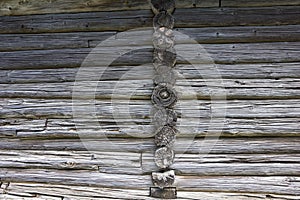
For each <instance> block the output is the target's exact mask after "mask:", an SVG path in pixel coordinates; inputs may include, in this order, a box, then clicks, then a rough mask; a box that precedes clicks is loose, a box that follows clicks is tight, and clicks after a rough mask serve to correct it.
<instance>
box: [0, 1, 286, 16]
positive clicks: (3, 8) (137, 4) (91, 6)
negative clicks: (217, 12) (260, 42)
mask: <svg viewBox="0 0 300 200" xmlns="http://www.w3.org/2000/svg"><path fill="white" fill-rule="evenodd" d="M282 5H284V4H282ZM287 5H289V4H287ZM218 6H219V1H218V0H194V1H193V0H185V1H178V2H176V7H177V8H194V7H218ZM141 9H146V10H148V9H150V5H149V3H148V1H144V0H138V1H137V0H129V1H123V0H117V1H116V0H114V1H110V0H90V1H87V2H84V1H80V0H69V1H64V0H58V1H46V0H40V1H30V2H26V1H24V2H21V3H20V2H19V1H17V0H2V1H1V3H0V13H1V15H32V14H45V13H68V12H91V11H119V10H122V11H124V10H141Z"/></svg>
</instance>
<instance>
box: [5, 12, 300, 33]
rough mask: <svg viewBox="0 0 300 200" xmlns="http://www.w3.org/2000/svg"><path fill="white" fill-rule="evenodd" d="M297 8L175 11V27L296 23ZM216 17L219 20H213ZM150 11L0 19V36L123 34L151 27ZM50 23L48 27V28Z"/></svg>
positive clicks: (297, 18) (151, 15) (297, 22)
mask: <svg viewBox="0 0 300 200" xmlns="http://www.w3.org/2000/svg"><path fill="white" fill-rule="evenodd" d="M186 13H189V15H186ZM299 14H300V13H299V7H298V6H286V7H262V8H195V9H177V10H176V12H175V18H176V19H177V20H176V26H177V27H178V28H179V27H189V28H191V27H205V26H206V27H207V26H240V25H243V26H244V25H287V24H290V25H293V24H299V22H300V21H299V19H300V17H299ZM216 16H218V17H216ZM152 17H153V14H152V12H151V10H150V9H149V10H134V11H121V12H120V11H116V12H88V13H78V14H76V13H75V14H74V13H72V14H46V15H29V16H2V17H0V33H41V32H43V33H45V32H70V31H75V30H76V31H108V30H109V31H111V30H115V31H116V30H117V31H123V30H128V29H132V28H140V27H152ZM199 19H201V20H199ZM49 24H50V26H49Z"/></svg>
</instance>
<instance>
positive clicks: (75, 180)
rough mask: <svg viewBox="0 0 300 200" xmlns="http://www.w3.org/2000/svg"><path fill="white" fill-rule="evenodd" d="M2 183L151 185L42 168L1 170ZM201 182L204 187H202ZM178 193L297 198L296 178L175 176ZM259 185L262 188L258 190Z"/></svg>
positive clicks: (145, 180)
mask: <svg viewBox="0 0 300 200" xmlns="http://www.w3.org/2000/svg"><path fill="white" fill-rule="evenodd" d="M2 172H3V174H0V178H1V180H2V181H5V182H8V181H9V182H13V181H16V182H33V181H34V182H36V183H50V184H51V183H53V184H63V185H80V186H85V185H90V186H97V187H109V188H125V189H144V188H149V186H151V180H150V177H149V176H147V175H124V174H109V173H99V172H91V171H64V173H63V175H62V174H61V172H60V171H58V170H42V169H34V170H32V169H22V170H20V169H7V168H3V169H2ZM203 183H205V184H203ZM176 186H177V188H178V190H181V191H191V190H192V191H210V192H217V191H219V192H234V191H237V190H238V191H240V192H258V193H264V192H265V193H268V192H270V193H275V194H290V193H293V194H295V195H299V194H300V192H299V187H300V186H299V177H298V176H293V177H291V176H272V177H264V176H251V177H245V176H232V177H231V176H230V177H228V176H220V177H219V176H210V177H207V176H177V184H176ZM262 186H263V187H262Z"/></svg>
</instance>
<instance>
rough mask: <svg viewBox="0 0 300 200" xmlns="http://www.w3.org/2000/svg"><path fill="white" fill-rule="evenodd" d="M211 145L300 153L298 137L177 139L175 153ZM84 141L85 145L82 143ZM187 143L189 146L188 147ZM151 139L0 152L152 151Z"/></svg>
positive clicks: (47, 143) (37, 143) (35, 145)
mask: <svg viewBox="0 0 300 200" xmlns="http://www.w3.org/2000/svg"><path fill="white" fill-rule="evenodd" d="M205 141H206V142H207V144H211V145H212V147H213V148H212V149H211V150H210V154H274V152H276V154H299V153H300V149H299V142H300V138H299V137H265V138H264V137H255V138H251V139H250V138H219V139H218V140H217V142H216V138H210V137H208V138H205V139H204V138H195V139H191V138H187V139H184V138H183V139H180V140H178V145H177V146H176V147H175V152H176V154H177V155H178V154H182V153H190V154H205V155H207V151H206V150H205V149H203V147H204V143H203V142H205ZM83 142H84V143H83ZM187 144H189V145H187ZM154 145H155V144H154V142H153V139H152V138H150V139H149V138H144V139H140V138H108V139H107V138H97V139H94V138H93V139H88V138H87V139H85V140H80V139H79V138H77V139H75V138H74V139H68V138H66V139H64V140H62V139H61V138H58V139H55V138H53V139H45V140H43V139H41V140H36V139H27V140H22V139H19V138H14V139H12V138H10V139H9V138H1V140H0V149H1V150H41V151H44V150H50V151H86V150H87V148H86V147H88V148H89V151H90V152H91V153H92V154H93V153H95V152H99V151H101V152H107V151H109V152H153V149H154Z"/></svg>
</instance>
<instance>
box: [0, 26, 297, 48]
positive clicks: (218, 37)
mask: <svg viewBox="0 0 300 200" xmlns="http://www.w3.org/2000/svg"><path fill="white" fill-rule="evenodd" d="M176 30H177V31H179V32H181V33H183V34H186V35H188V36H190V37H191V38H192V39H194V40H195V41H197V42H198V43H200V44H206V43H211V44H216V43H254V42H296V41H300V36H299V30H300V27H299V25H287V26H245V27H209V28H178V29H176ZM115 34H116V32H76V33H72V32H71V33H41V34H1V35H0V41H1V43H0V51H15V50H37V49H41V50H42V49H59V48H85V47H96V46H97V44H99V43H100V42H102V41H103V40H105V39H106V38H108V37H111V36H113V35H115ZM184 42H186V38H180V37H177V38H176V43H177V44H178V43H179V44H180V43H184Z"/></svg>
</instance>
